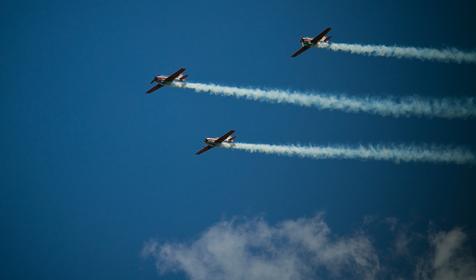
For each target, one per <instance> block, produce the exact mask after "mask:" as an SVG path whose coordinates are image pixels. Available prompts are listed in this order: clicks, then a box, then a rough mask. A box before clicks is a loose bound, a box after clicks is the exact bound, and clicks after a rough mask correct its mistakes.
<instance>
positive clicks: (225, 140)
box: [195, 130, 235, 155]
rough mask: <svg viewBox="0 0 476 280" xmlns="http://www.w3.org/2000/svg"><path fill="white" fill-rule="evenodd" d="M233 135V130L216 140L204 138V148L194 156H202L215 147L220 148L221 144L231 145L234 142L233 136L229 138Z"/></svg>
mask: <svg viewBox="0 0 476 280" xmlns="http://www.w3.org/2000/svg"><path fill="white" fill-rule="evenodd" d="M233 133H235V131H234V130H230V131H228V132H227V133H225V134H224V135H223V136H221V137H218V138H205V140H204V141H203V142H205V144H207V145H206V146H205V147H203V148H202V149H201V150H200V151H198V152H196V153H195V154H196V155H199V154H202V153H204V152H206V151H208V150H210V149H211V148H214V147H216V146H220V145H221V143H230V144H231V143H233V142H235V136H231V135H232V134H233Z"/></svg>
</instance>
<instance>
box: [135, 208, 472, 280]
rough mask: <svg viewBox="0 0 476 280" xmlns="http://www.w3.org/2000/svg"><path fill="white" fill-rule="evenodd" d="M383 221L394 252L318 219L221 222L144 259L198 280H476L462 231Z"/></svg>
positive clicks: (152, 246)
mask: <svg viewBox="0 0 476 280" xmlns="http://www.w3.org/2000/svg"><path fill="white" fill-rule="evenodd" d="M384 223H385V224H387V226H388V227H389V230H390V231H389V232H390V233H391V235H394V236H395V238H394V239H392V238H390V240H393V241H392V245H391V246H390V247H385V246H381V247H382V248H375V246H374V244H372V242H371V239H370V237H369V233H366V234H364V233H363V232H368V231H362V230H361V231H359V232H357V233H353V234H350V235H347V236H337V235H336V234H333V233H332V232H331V229H330V228H329V226H328V225H327V224H326V223H325V221H324V219H323V215H316V216H314V217H312V218H299V219H295V220H286V221H283V222H281V223H279V224H276V225H269V224H268V223H267V222H266V221H264V220H263V219H260V218H258V219H243V220H231V221H222V222H220V223H217V224H215V225H213V226H211V227H210V228H208V229H207V230H206V231H205V232H203V233H202V234H201V235H200V236H199V237H198V238H197V239H196V240H194V241H192V242H188V243H158V242H157V241H154V240H151V241H149V242H147V243H146V244H145V245H144V247H143V250H142V255H143V256H145V257H153V258H154V259H155V261H156V266H157V269H158V270H159V271H160V272H161V273H167V272H171V271H180V272H184V273H185V274H186V275H187V278H188V279H192V280H202V279H211V280H219V279H220V280H221V279H227V280H241V279H246V280H254V279H260V280H261V279H263V280H266V279H273V280H291V279H292V280H300V279H347V278H351V279H412V278H413V279H415V280H430V279H432V280H443V279H449V280H462V279H469V280H476V261H475V260H474V258H473V257H472V256H471V254H470V251H471V250H469V249H468V248H465V247H464V246H465V242H466V239H467V236H466V234H465V233H464V232H463V231H462V230H461V229H460V228H455V229H453V230H450V231H440V232H437V233H433V234H429V235H428V236H426V237H425V236H424V235H422V234H420V233H418V232H412V231H410V230H409V228H407V227H406V226H404V225H403V226H402V225H401V223H400V222H398V221H397V220H389V219H386V220H384ZM365 225H366V227H369V226H371V225H370V224H369V223H366V224H365ZM389 250H390V251H389ZM377 251H378V253H377Z"/></svg>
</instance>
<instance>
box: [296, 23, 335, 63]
mask: <svg viewBox="0 0 476 280" xmlns="http://www.w3.org/2000/svg"><path fill="white" fill-rule="evenodd" d="M329 31H331V28H330V27H328V28H326V29H324V31H322V32H321V33H320V34H319V35H317V36H316V37H314V38H310V37H302V38H301V48H300V49H299V50H297V51H296V52H295V53H293V55H291V57H296V56H298V55H300V54H302V53H303V52H305V51H306V50H308V49H309V48H311V47H313V46H316V45H319V44H321V43H329V40H330V39H331V37H330V36H327V33H329Z"/></svg>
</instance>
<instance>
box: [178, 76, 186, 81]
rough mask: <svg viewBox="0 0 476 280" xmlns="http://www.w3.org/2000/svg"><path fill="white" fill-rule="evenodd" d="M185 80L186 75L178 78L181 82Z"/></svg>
mask: <svg viewBox="0 0 476 280" xmlns="http://www.w3.org/2000/svg"><path fill="white" fill-rule="evenodd" d="M187 78H188V75H183V76H182V77H181V78H180V80H181V81H185V80H186V79H187Z"/></svg>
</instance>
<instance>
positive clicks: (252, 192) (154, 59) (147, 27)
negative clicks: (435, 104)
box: [0, 0, 476, 279]
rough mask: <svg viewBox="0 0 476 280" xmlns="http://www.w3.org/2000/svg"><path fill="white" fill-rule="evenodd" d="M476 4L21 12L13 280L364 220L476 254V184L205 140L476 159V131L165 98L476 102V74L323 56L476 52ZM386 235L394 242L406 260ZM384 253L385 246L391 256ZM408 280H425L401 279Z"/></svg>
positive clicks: (2, 248) (128, 264)
mask: <svg viewBox="0 0 476 280" xmlns="http://www.w3.org/2000/svg"><path fill="white" fill-rule="evenodd" d="M474 8H475V7H474V3H472V1H455V2H451V3H444V2H441V3H440V2H435V1H398V3H396V2H394V1H365V2H359V3H357V2H356V1H337V2H336V1H319V2H316V1H300V2H296V1H248V0H245V1H239V2H236V1H235V2H228V1H207V2H201V1H175V2H171V1H167V2H166V1H134V2H131V1H41V2H38V1H23V2H18V1H3V2H2V4H1V9H0V22H1V25H0V26H1V29H0V30H1V35H2V41H3V43H2V44H1V45H0V48H1V51H0V60H1V61H2V63H1V64H0V71H1V75H0V81H1V85H2V94H1V102H0V106H1V110H0V112H1V118H0V128H1V129H2V138H1V140H0V149H1V154H2V157H1V158H2V159H1V160H0V165H1V167H2V170H3V172H1V173H0V185H1V188H0V213H1V214H0V215H1V219H0V220H1V226H2V237H1V239H0V252H1V253H0V257H1V259H2V264H3V267H4V268H3V269H2V272H1V274H0V275H1V276H2V277H1V278H2V279H33V278H35V279H66V278H67V279H101V278H106V279H107V278H115V279H131V278H134V279H157V278H159V279H186V276H185V275H184V274H181V273H168V274H164V275H159V274H158V273H157V272H156V270H155V268H154V265H153V263H152V262H151V261H150V260H144V259H143V258H141V257H140V251H141V250H142V248H143V244H144V242H146V241H147V240H149V239H150V238H154V239H156V240H158V241H159V242H187V241H192V240H195V239H197V238H198V237H199V236H200V234H201V233H202V232H204V231H206V230H207V229H208V228H210V227H211V226H213V225H214V224H216V223H217V222H219V221H222V220H229V219H231V218H233V217H236V216H238V217H256V216H261V217H264V219H265V220H266V221H267V222H268V223H270V224H271V225H272V224H275V223H278V222H280V221H283V220H290V219H291V220H292V219H297V218H300V217H311V216H313V215H315V214H316V213H321V212H324V213H325V217H326V218H325V221H326V223H327V224H328V226H329V227H330V228H331V229H332V230H333V232H334V233H335V234H337V235H344V236H346V235H349V234H351V233H352V232H354V231H355V230H356V229H358V228H360V227H361V226H362V223H363V221H364V219H365V217H369V216H372V217H378V219H386V218H388V217H395V218H397V219H398V220H399V221H400V222H401V223H403V224H406V225H417V226H414V227H416V228H415V229H414V230H415V231H417V232H421V233H426V232H427V231H428V227H434V228H437V229H441V230H451V229H453V228H454V227H461V228H462V229H463V230H464V232H466V233H467V235H468V236H469V237H470V238H469V240H468V243H467V247H466V248H467V249H468V250H469V251H470V252H472V253H473V255H474V252H475V251H476V241H475V239H474V236H475V234H476V224H475V222H474V214H473V213H474V212H475V206H474V205H476V204H475V202H476V201H475V197H476V190H475V189H474V186H475V185H476V184H475V183H476V173H475V172H474V166H454V165H434V164H417V163H411V164H394V163H388V162H372V161H358V160H351V161H345V160H322V161H316V160H307V159H299V158H286V157H275V156H269V155H259V154H247V153H244V152H238V151H229V150H218V149H217V150H213V151H211V152H210V153H207V154H204V155H203V156H200V157H196V156H194V152H195V151H196V150H197V149H199V148H200V147H201V146H202V142H201V141H202V139H203V138H204V137H205V136H215V135H216V136H218V135H220V134H221V133H224V132H226V131H228V130H229V129H235V130H236V131H237V136H238V138H237V140H239V141H244V142H250V143H272V144H296V143H301V144H317V145H318V144H367V143H415V144H419V143H436V144H449V145H457V146H459V145H463V146H466V147H469V148H471V149H472V150H473V151H474V150H476V144H475V143H476V134H475V133H474V131H475V121H474V120H472V119H468V120H439V119H426V118H388V117H387V118H385V117H380V116H373V115H367V114H348V113H342V112H333V111H319V110H316V109H313V108H300V107H295V106H291V105H277V104H266V103H256V102H250V101H246V100H237V99H233V98H225V97H213V96H208V95H201V94H197V93H194V92H192V91H186V90H180V89H176V88H165V89H162V90H161V91H159V92H157V94H154V95H145V94H144V92H145V90H147V88H148V87H149V84H148V82H149V81H150V79H151V78H152V77H153V76H154V75H156V74H158V73H161V74H168V73H171V72H173V71H175V70H176V69H178V68H179V67H186V68H187V72H188V74H189V75H190V77H189V79H190V80H191V81H197V82H213V83H219V84H225V85H234V86H253V87H264V88H280V89H296V90H308V91H312V90H320V91H325V92H335V93H348V94H351V95H355V96H364V95H369V94H371V95H373V94H374V95H379V96H380V95H393V96H402V95H421V96H428V97H430V96H431V97H445V96H449V97H462V96H474V94H475V89H476V83H474V77H475V74H476V68H475V66H474V65H469V64H461V65H458V64H446V63H434V62H421V61H415V60H397V59H387V58H373V57H364V56H357V55H350V54H345V53H333V52H330V51H326V50H315V49H312V50H310V51H308V52H307V53H305V54H303V55H302V56H301V57H298V58H297V59H291V58H290V57H289V56H290V54H291V53H292V52H293V51H295V50H296V49H297V48H298V47H299V45H298V40H299V38H300V36H303V35H310V36H313V35H315V34H317V33H318V32H320V31H321V30H322V29H323V28H325V27H327V26H331V27H332V28H333V31H332V35H333V39H334V40H335V41H336V42H345V43H368V44H387V45H394V44H395V45H404V46H420V47H435V48H444V47H457V48H460V49H463V50H474V48H475V46H476V38H475V37H474V36H472V34H474V28H473V27H472V26H476V25H475V19H474V10H475V9H474ZM389 236H390V234H389V233H382V232H380V231H379V230H376V232H375V237H374V238H375V240H376V242H377V241H378V240H383V241H382V242H384V243H385V242H391V241H389V240H390V239H391V237H389ZM377 243H378V242H377ZM402 269H407V268H402Z"/></svg>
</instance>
